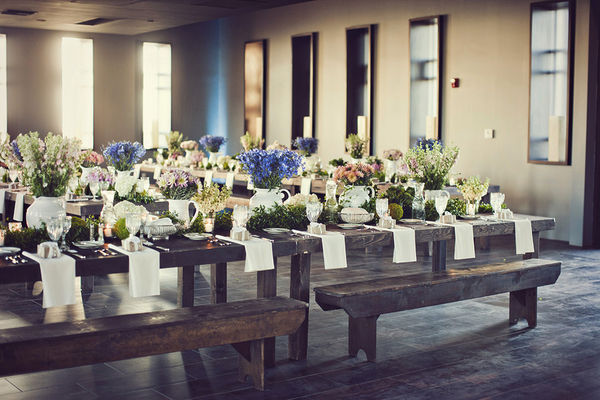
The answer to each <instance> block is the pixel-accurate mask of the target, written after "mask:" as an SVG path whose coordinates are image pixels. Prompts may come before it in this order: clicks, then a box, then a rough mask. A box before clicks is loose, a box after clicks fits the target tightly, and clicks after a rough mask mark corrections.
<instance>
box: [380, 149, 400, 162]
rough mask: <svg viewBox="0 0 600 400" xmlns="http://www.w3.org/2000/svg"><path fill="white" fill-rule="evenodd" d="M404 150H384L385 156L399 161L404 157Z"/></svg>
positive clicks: (386, 158)
mask: <svg viewBox="0 0 600 400" xmlns="http://www.w3.org/2000/svg"><path fill="white" fill-rule="evenodd" d="M402 156H403V154H402V151H400V150H397V149H389V150H384V151H383V158H384V159H385V160H390V161H398V160H400V159H401V158H402Z"/></svg>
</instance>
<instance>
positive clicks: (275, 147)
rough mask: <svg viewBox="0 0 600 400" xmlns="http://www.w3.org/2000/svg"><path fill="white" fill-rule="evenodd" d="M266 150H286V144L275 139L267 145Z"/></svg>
mask: <svg viewBox="0 0 600 400" xmlns="http://www.w3.org/2000/svg"><path fill="white" fill-rule="evenodd" d="M267 150H287V146H286V145H284V144H281V143H279V141H278V140H275V141H274V142H273V143H271V144H270V145H268V146H267Z"/></svg>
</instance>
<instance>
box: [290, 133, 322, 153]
mask: <svg viewBox="0 0 600 400" xmlns="http://www.w3.org/2000/svg"><path fill="white" fill-rule="evenodd" d="M294 146H295V147H296V148H297V149H298V150H300V152H301V153H302V154H304V155H305V156H307V157H308V156H310V155H311V154H314V153H316V152H317V148H318V146H319V139H315V138H311V137H308V138H305V137H298V138H296V140H294Z"/></svg>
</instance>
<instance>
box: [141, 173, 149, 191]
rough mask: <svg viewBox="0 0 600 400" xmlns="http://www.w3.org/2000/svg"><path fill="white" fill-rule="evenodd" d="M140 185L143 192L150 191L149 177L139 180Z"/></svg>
mask: <svg viewBox="0 0 600 400" xmlns="http://www.w3.org/2000/svg"><path fill="white" fill-rule="evenodd" d="M140 183H141V186H142V189H143V191H144V192H147V191H148V190H149V189H150V177H148V176H143V177H141V178H140Z"/></svg>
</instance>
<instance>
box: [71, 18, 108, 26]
mask: <svg viewBox="0 0 600 400" xmlns="http://www.w3.org/2000/svg"><path fill="white" fill-rule="evenodd" d="M117 19H118V18H92V19H88V20H87V21H81V22H77V25H87V26H96V25H102V24H107V23H109V22H113V21H116V20H117Z"/></svg>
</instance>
